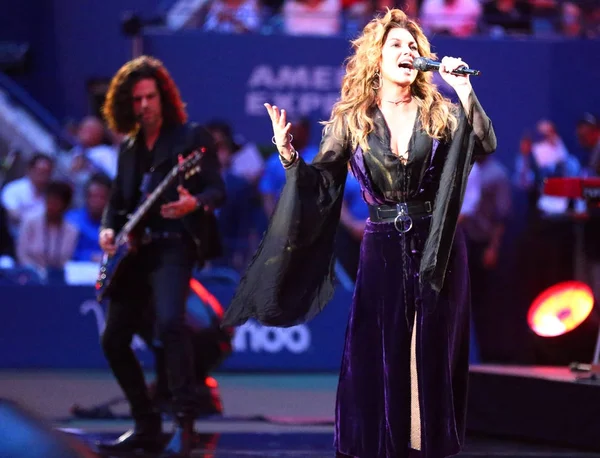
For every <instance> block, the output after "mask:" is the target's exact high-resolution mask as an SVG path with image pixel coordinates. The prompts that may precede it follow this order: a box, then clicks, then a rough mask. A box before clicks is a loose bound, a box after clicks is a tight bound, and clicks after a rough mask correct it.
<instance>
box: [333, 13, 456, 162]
mask: <svg viewBox="0 0 600 458" xmlns="http://www.w3.org/2000/svg"><path fill="white" fill-rule="evenodd" d="M393 28H401V29H406V30H408V31H409V32H410V34H411V35H412V36H413V37H414V39H415V41H416V42H417V48H418V51H419V55H421V56H423V57H427V58H430V59H436V57H437V56H436V55H435V54H434V53H432V52H431V46H430V45H429V41H428V40H427V38H426V37H425V34H424V33H423V31H422V30H421V27H419V25H418V24H417V23H416V22H415V21H413V20H411V19H409V18H408V17H407V16H406V14H405V13H404V12H403V11H402V10H399V9H391V10H388V11H387V12H386V14H385V15H384V16H383V17H376V18H374V19H373V20H371V21H370V22H369V23H368V24H367V25H366V26H365V28H364V30H363V33H362V34H361V36H360V37H358V38H357V39H356V40H353V41H352V47H353V49H354V54H353V55H352V56H350V57H349V58H348V59H347V63H346V74H345V75H344V78H343V80H342V90H341V96H340V100H339V101H338V102H337V103H336V104H335V105H334V106H333V109H332V112H331V117H330V119H329V121H326V122H324V123H323V124H324V125H325V128H326V129H332V130H333V133H334V135H335V136H337V137H338V138H344V137H345V136H346V134H347V133H349V134H350V138H349V141H350V143H351V145H352V147H353V148H356V147H357V146H360V147H361V148H362V149H363V151H368V150H369V145H368V143H367V136H368V135H369V133H370V132H372V131H373V127H374V126H373V119H372V118H371V117H370V116H369V111H370V109H371V108H372V107H373V106H375V105H376V104H377V101H378V89H379V87H378V85H377V87H376V83H377V80H378V79H379V78H380V77H379V68H380V65H381V50H382V47H383V45H384V43H385V40H386V39H387V36H388V33H389V32H390V30H391V29H393ZM432 78H433V75H432V74H431V73H430V72H419V73H418V74H417V78H416V79H415V81H414V82H413V84H412V85H411V93H412V95H413V97H414V98H415V99H416V101H417V103H418V105H419V108H420V113H421V115H420V117H421V119H420V120H421V125H422V126H423V129H424V130H425V132H426V133H427V134H428V135H429V136H431V137H433V138H435V139H445V138H448V137H449V136H450V135H451V133H452V132H453V131H454V130H455V129H456V127H457V125H458V120H457V117H456V114H455V112H456V110H455V109H456V107H455V106H454V105H453V104H452V103H451V102H450V100H448V99H446V98H445V97H444V96H443V95H442V94H441V93H440V92H439V91H438V89H437V87H436V85H435V84H433V83H432V81H431V80H432Z"/></svg>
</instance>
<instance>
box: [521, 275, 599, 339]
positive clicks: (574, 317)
mask: <svg viewBox="0 0 600 458" xmlns="http://www.w3.org/2000/svg"><path fill="white" fill-rule="evenodd" d="M593 307H594V295H593V293H592V290H591V288H590V287H589V286H588V285H586V284H585V283H583V282H579V281H566V282H562V283H558V284H556V285H554V286H551V287H550V288H548V289H546V290H545V291H543V292H542V293H541V294H540V295H539V296H538V297H536V299H535V300H534V301H533V303H532V304H531V307H530V308H529V312H528V315H527V322H528V324H529V328H530V329H531V330H532V331H533V332H534V333H536V334H537V335H538V336H541V337H557V336H560V335H563V334H566V333H568V332H570V331H572V330H573V329H575V328H577V327H578V326H579V325H580V324H581V323H583V322H584V321H585V320H586V319H587V318H588V316H589V315H590V313H591V312H592V309H593Z"/></svg>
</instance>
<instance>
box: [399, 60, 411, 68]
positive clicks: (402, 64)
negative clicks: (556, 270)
mask: <svg viewBox="0 0 600 458" xmlns="http://www.w3.org/2000/svg"><path fill="white" fill-rule="evenodd" d="M398 67H400V68H406V69H408V70H412V69H413V66H412V60H403V61H402V62H400V63H399V64H398Z"/></svg>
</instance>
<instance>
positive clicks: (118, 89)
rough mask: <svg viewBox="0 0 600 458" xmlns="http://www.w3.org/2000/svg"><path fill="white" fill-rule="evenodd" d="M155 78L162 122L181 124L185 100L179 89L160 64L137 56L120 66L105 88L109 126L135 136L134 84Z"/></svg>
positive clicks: (105, 116) (136, 129) (183, 120)
mask: <svg viewBox="0 0 600 458" xmlns="http://www.w3.org/2000/svg"><path fill="white" fill-rule="evenodd" d="M143 79H153V80H154V81H156V86H157V87H158V92H159V93H160V101H161V105H162V117H163V123H164V124H167V125H174V124H183V123H185V122H186V120H187V113H186V110H185V103H184V102H183V101H182V100H181V96H180V95H179V89H177V86H176V85H175V82H174V81H173V78H171V75H170V74H169V72H168V71H167V69H166V68H165V66H164V65H163V63H162V62H161V61H160V60H158V59H155V58H153V57H149V56H140V57H138V58H136V59H133V60H131V61H129V62H127V63H126V64H125V65H123V66H122V67H121V68H120V69H119V71H118V72H117V73H116V74H115V76H114V77H113V79H112V80H111V82H110V85H109V87H108V92H107V93H106V100H105V102H104V105H103V107H102V114H103V115H104V118H105V119H106V122H107V123H108V126H109V127H110V128H111V129H112V130H113V131H115V132H118V133H121V134H128V135H135V134H136V132H137V131H138V129H139V123H138V120H137V119H136V117H135V114H134V112H133V95H132V91H133V86H134V85H135V84H136V83H137V82H138V81H140V80H143Z"/></svg>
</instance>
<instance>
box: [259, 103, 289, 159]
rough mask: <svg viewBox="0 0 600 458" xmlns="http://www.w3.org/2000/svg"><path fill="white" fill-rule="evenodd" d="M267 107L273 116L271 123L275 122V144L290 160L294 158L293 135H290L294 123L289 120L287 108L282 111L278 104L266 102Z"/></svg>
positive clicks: (280, 152)
mask: <svg viewBox="0 0 600 458" xmlns="http://www.w3.org/2000/svg"><path fill="white" fill-rule="evenodd" d="M265 107H266V109H267V111H268V112H269V117H270V118H271V123H272V124H273V136H274V139H275V145H276V146H277V149H278V150H279V154H281V155H282V156H283V157H284V158H285V159H286V160H288V161H289V160H291V159H292V151H293V148H292V137H291V135H290V129H291V128H292V123H289V122H287V116H286V112H285V110H281V112H280V111H279V108H277V106H275V105H273V106H271V105H269V104H268V103H265Z"/></svg>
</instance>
